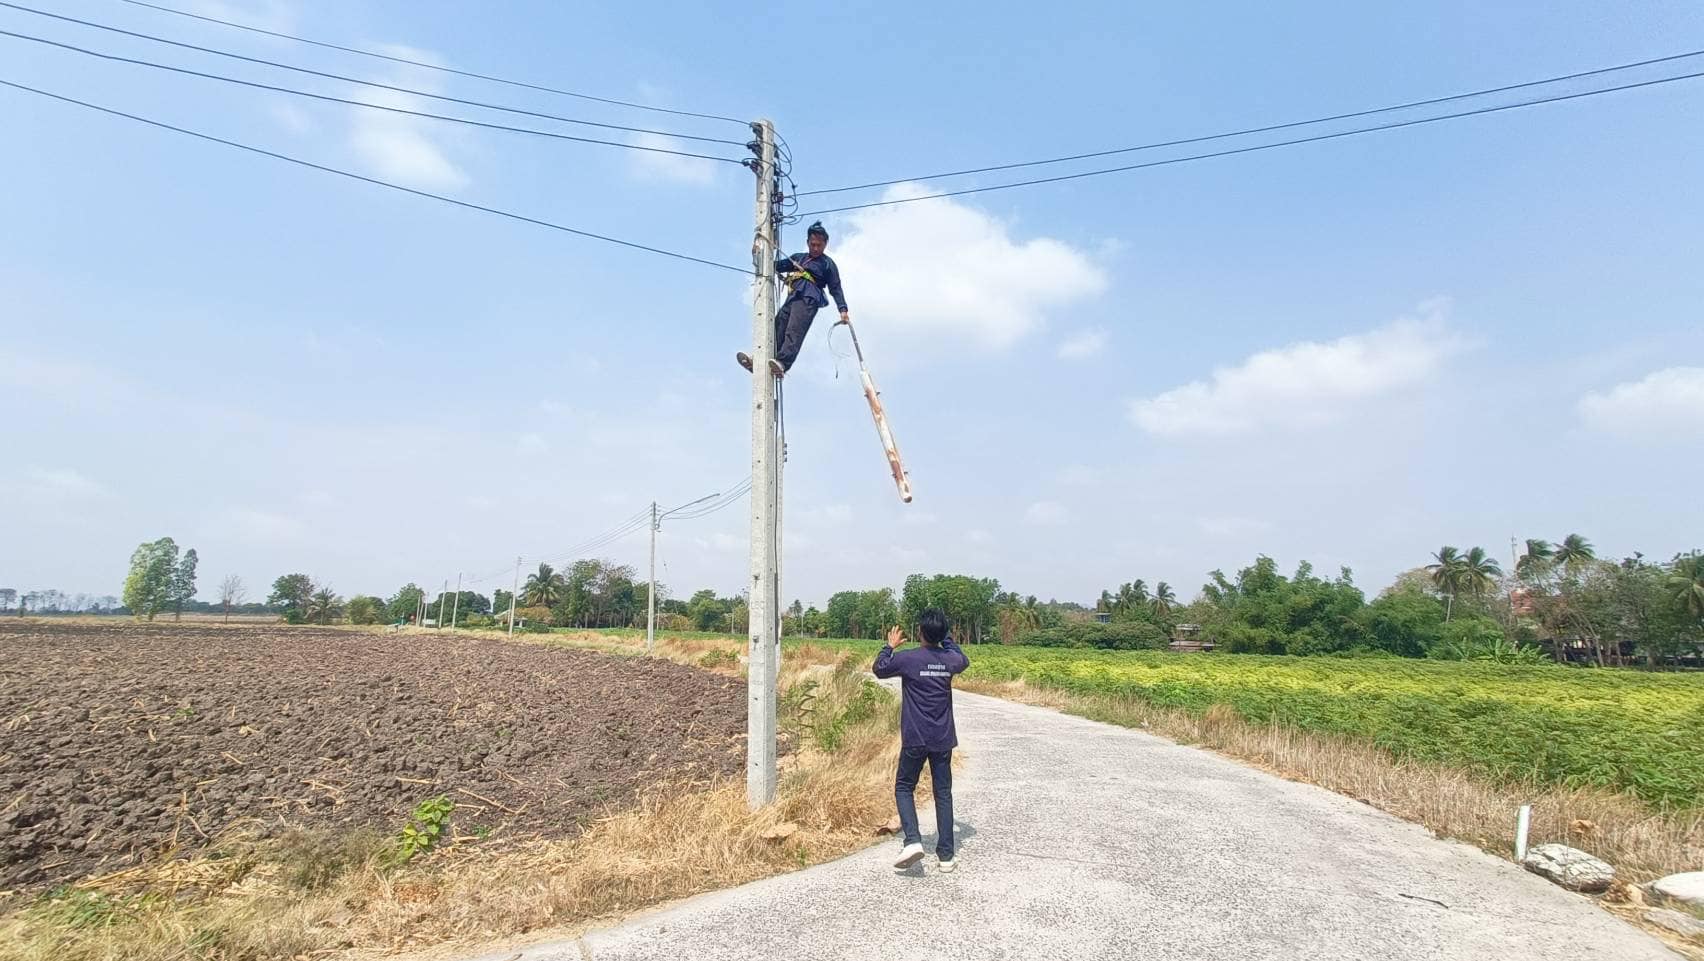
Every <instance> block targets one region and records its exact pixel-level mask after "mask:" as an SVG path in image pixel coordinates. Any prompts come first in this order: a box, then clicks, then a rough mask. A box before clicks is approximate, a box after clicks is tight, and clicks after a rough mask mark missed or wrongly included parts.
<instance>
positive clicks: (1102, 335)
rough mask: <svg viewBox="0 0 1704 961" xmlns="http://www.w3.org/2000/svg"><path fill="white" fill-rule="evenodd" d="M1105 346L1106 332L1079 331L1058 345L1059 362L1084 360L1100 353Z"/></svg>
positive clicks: (1094, 330)
mask: <svg viewBox="0 0 1704 961" xmlns="http://www.w3.org/2000/svg"><path fill="white" fill-rule="evenodd" d="M1105 346H1106V331H1104V330H1101V329H1100V328H1098V327H1097V328H1094V329H1091V330H1084V331H1079V332H1078V333H1075V334H1072V335H1071V336H1070V337H1067V338H1065V340H1063V341H1062V342H1060V344H1059V357H1060V359H1061V360H1085V359H1087V358H1090V357H1093V356H1095V355H1096V354H1098V353H1100V352H1101V349H1102V348H1104V347H1105Z"/></svg>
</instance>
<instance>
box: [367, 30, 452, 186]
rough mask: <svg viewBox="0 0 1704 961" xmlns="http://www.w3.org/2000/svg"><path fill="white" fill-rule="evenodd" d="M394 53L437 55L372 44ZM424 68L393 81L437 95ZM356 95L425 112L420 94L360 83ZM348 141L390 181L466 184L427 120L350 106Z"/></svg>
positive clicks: (415, 56)
mask: <svg viewBox="0 0 1704 961" xmlns="http://www.w3.org/2000/svg"><path fill="white" fill-rule="evenodd" d="M374 49H375V50H378V51H380V52H382V53H385V54H389V55H390V56H394V57H407V58H408V59H410V60H418V61H420V62H422V63H435V62H437V58H435V57H433V56H432V55H431V54H429V53H426V52H425V51H421V50H416V49H414V48H413V47H406V46H400V45H395V44H379V45H376V46H375V47H374ZM425 73H426V72H425V71H424V70H418V69H413V68H411V69H410V70H407V71H403V72H401V73H400V74H397V75H393V76H392V77H391V78H390V81H391V82H395V83H398V84H401V85H406V86H410V87H414V88H415V89H419V90H425V91H427V92H429V93H435V92H436V87H435V86H434V85H433V83H432V81H431V79H430V78H429V77H428V76H425ZM355 97H356V99H359V100H363V101H365V102H367V103H371V104H377V105H380V106H385V107H396V108H399V109H404V110H425V109H427V107H426V106H424V101H423V98H420V97H416V96H412V95H410V94H405V93H398V92H396V91H394V90H379V89H375V88H371V87H362V88H359V90H358V91H357V92H356V94H355ZM349 109H350V111H351V114H352V116H351V122H350V130H349V144H350V146H351V147H352V148H354V150H355V152H356V154H358V155H359V156H360V157H361V159H362V160H364V161H366V163H367V165H368V167H369V168H371V169H372V170H373V171H374V172H376V173H377V174H379V175H380V176H383V177H385V178H387V179H390V180H396V181H400V182H401V183H403V184H405V185H407V186H410V187H418V188H422V189H428V190H457V189H460V188H461V187H465V186H467V183H468V177H467V174H465V173H463V172H462V170H461V168H460V167H457V166H456V164H455V162H454V161H452V160H450V158H449V156H448V155H447V154H445V152H444V149H443V147H442V146H440V145H439V143H438V142H437V141H435V140H434V139H433V138H432V137H431V136H429V135H428V134H427V133H426V131H427V126H426V125H427V124H428V123H429V121H426V120H423V119H421V118H418V117H409V116H404V115H403V114H396V113H389V112H386V111H383V110H365V109H362V108H360V107H351V108H349Z"/></svg>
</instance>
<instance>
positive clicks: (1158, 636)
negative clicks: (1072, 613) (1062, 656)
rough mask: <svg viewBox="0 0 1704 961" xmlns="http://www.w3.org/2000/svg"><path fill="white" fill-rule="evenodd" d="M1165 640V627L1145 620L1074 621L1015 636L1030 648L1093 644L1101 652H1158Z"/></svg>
mask: <svg viewBox="0 0 1704 961" xmlns="http://www.w3.org/2000/svg"><path fill="white" fill-rule="evenodd" d="M1167 640H1168V639H1167V637H1166V632H1165V631H1164V630H1162V629H1161V628H1159V627H1157V626H1155V625H1153V624H1150V623H1148V622H1146V621H1118V622H1116V623H1112V624H1101V623H1099V622H1096V621H1076V622H1072V623H1066V624H1061V625H1059V626H1058V627H1047V628H1042V629H1041V630H1039V631H1031V632H1029V633H1027V634H1022V635H1020V636H1019V637H1018V643H1019V644H1020V645H1028V646H1031V647H1093V648H1099V649H1100V650H1103V651H1157V650H1161V649H1163V648H1164V647H1165V646H1166V642H1167Z"/></svg>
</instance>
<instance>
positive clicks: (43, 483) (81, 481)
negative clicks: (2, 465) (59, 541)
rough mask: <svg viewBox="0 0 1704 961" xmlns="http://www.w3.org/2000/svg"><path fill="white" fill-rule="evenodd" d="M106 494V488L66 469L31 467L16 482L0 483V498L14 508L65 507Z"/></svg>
mask: <svg viewBox="0 0 1704 961" xmlns="http://www.w3.org/2000/svg"><path fill="white" fill-rule="evenodd" d="M106 493H107V489H106V486H105V485H103V484H100V483H98V482H96V481H94V480H91V479H89V477H87V476H86V475H84V474H82V473H79V472H78V471H75V470H72V469H71V468H69V467H30V468H28V469H27V470H25V471H24V472H23V474H22V475H21V476H19V477H18V478H17V479H15V480H4V479H0V498H3V499H4V501H5V502H9V503H13V504H37V505H52V504H64V503H67V502H71V501H86V500H89V499H91V498H96V497H104V496H105V495H106Z"/></svg>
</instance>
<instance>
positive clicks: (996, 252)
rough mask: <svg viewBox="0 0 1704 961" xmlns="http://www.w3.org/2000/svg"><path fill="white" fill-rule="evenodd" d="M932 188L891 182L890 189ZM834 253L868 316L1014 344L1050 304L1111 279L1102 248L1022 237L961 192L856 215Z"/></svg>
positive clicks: (930, 332)
mask: <svg viewBox="0 0 1704 961" xmlns="http://www.w3.org/2000/svg"><path fill="white" fill-rule="evenodd" d="M927 192H928V191H927V190H926V189H925V188H924V187H922V186H920V185H917V184H901V185H899V186H895V187H890V188H889V189H888V190H887V192H886V193H885V194H883V197H882V199H884V200H895V199H899V198H903V197H913V196H917V195H919V194H923V193H927ZM849 220H850V221H851V225H850V227H849V228H848V229H847V230H846V231H845V237H844V238H842V239H839V240H836V241H835V242H834V244H833V245H832V246H831V248H830V250H829V253H830V254H831V255H832V256H833V257H834V259H835V261H836V262H837V263H838V264H839V265H840V267H841V273H842V274H843V275H844V276H845V278H846V285H847V291H846V292H847V297H848V299H849V300H850V301H851V306H852V310H853V313H854V314H855V315H856V316H859V317H866V318H869V319H868V321H863V322H861V323H860V326H859V332H860V334H862V333H863V331H864V329H865V327H866V326H870V327H876V328H877V329H878V330H880V331H891V332H892V336H895V337H898V336H902V334H901V332H904V334H905V335H921V336H924V337H949V338H955V339H956V341H955V342H956V343H957V346H958V347H960V348H961V349H962V347H963V346H964V345H965V344H967V343H968V344H971V345H977V346H984V347H988V348H1002V347H1007V346H1010V345H1011V344H1013V343H1014V342H1016V341H1017V340H1019V339H1020V338H1022V337H1023V336H1024V335H1025V334H1028V333H1030V332H1031V331H1032V330H1034V329H1036V328H1037V327H1039V326H1041V325H1042V324H1043V323H1044V322H1045V319H1046V316H1047V314H1048V313H1049V312H1051V311H1054V310H1057V309H1059V308H1062V307H1065V306H1068V305H1070V304H1073V303H1076V302H1078V301H1081V300H1084V299H1086V298H1089V297H1092V296H1095V295H1096V294H1099V293H1100V292H1101V291H1103V290H1105V289H1106V287H1107V278H1106V273H1105V271H1104V270H1102V269H1101V267H1100V265H1099V264H1098V263H1097V262H1096V261H1095V259H1094V257H1093V255H1092V254H1090V253H1089V252H1087V251H1083V250H1078V249H1076V248H1073V247H1071V246H1069V245H1067V244H1065V243H1063V242H1061V241H1058V240H1054V239H1051V238H1047V237H1038V238H1034V239H1031V240H1024V241H1019V240H1015V239H1013V237H1012V235H1011V228H1010V225H1008V224H1005V223H1002V222H1001V221H999V220H997V219H995V218H994V217H991V216H989V215H988V214H986V213H984V212H982V211H980V210H977V209H976V208H974V207H968V206H965V205H964V204H961V203H957V202H955V201H952V200H930V201H925V202H921V203H909V204H900V205H898V206H894V207H876V208H873V209H870V210H861V211H858V212H856V213H853V214H851V215H850V216H849Z"/></svg>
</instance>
